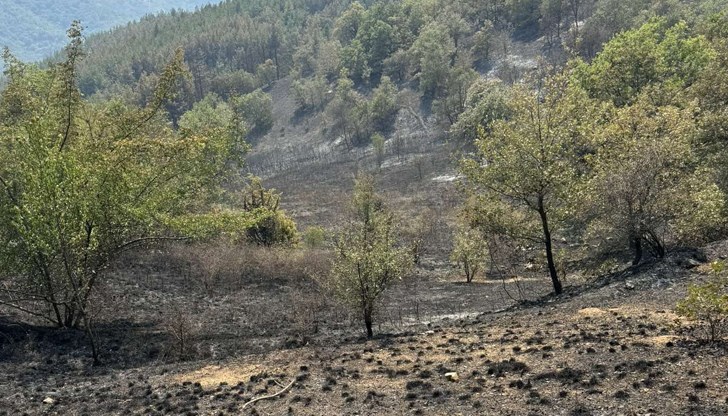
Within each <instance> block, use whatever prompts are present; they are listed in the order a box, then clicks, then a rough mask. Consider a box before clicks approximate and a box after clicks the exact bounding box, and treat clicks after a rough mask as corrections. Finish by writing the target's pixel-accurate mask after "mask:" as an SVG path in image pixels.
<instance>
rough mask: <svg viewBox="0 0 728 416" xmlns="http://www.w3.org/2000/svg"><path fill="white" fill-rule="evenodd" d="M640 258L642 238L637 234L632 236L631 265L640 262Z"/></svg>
mask: <svg viewBox="0 0 728 416" xmlns="http://www.w3.org/2000/svg"><path fill="white" fill-rule="evenodd" d="M641 260H642V238H641V237H639V236H637V237H635V238H634V260H632V265H633V266H636V265H638V264H640V261H641Z"/></svg>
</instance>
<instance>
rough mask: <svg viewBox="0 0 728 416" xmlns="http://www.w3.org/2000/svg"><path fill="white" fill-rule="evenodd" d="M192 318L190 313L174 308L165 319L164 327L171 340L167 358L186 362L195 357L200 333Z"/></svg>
mask: <svg viewBox="0 0 728 416" xmlns="http://www.w3.org/2000/svg"><path fill="white" fill-rule="evenodd" d="M192 316H193V315H192V313H191V312H190V311H188V310H185V309H182V308H181V307H174V308H172V309H171V310H170V311H169V312H168V313H167V314H166V316H165V317H164V320H163V322H162V327H163V329H164V331H165V332H166V333H167V335H169V338H170V343H169V345H167V348H166V351H165V352H166V354H165V355H166V356H168V357H175V358H176V359H178V360H186V359H190V358H192V357H193V356H194V355H195V351H196V347H197V346H196V340H197V338H198V336H199V332H200V331H199V326H198V325H196V323H195V322H194V319H193V317H192Z"/></svg>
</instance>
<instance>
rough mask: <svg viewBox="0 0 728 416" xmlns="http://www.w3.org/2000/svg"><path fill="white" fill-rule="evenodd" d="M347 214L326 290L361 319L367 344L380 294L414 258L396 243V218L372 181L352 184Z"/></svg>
mask: <svg viewBox="0 0 728 416" xmlns="http://www.w3.org/2000/svg"><path fill="white" fill-rule="evenodd" d="M351 209H352V214H351V215H352V218H351V220H350V222H349V224H348V225H347V227H346V228H345V229H344V231H342V233H341V234H340V235H339V236H338V239H337V242H336V246H335V247H334V254H335V257H334V262H333V266H332V269H331V275H330V276H329V277H328V278H325V279H324V284H325V286H326V287H327V288H328V289H329V290H331V291H332V292H333V293H334V295H335V296H336V297H338V298H339V299H340V300H341V301H343V302H344V303H346V304H347V305H349V306H350V307H351V308H352V310H354V311H357V312H358V313H359V314H360V315H361V317H362V319H363V321H364V326H365V327H366V333H367V337H369V338H371V337H372V336H374V330H373V324H374V321H373V319H374V311H375V309H376V307H377V304H378V303H379V302H380V301H381V296H382V294H384V292H385V291H386V290H387V289H389V287H390V286H391V285H392V284H394V282H396V281H397V280H400V279H402V278H403V277H405V276H406V274H407V272H408V271H409V269H410V268H411V267H412V265H413V258H412V254H411V250H410V249H409V248H408V247H406V246H403V242H402V241H398V240H399V238H398V234H397V228H396V224H395V222H394V217H393V216H392V214H390V213H389V212H388V208H387V207H386V206H385V205H384V201H383V200H382V199H381V197H380V196H379V195H377V194H376V192H375V189H374V180H373V179H372V178H371V177H362V178H359V179H358V180H357V181H356V185H355V188H354V197H353V200H352V208H351Z"/></svg>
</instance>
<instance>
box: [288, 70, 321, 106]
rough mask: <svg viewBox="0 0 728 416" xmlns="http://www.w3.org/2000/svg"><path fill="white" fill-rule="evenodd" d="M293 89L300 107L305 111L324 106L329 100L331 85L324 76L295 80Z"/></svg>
mask: <svg viewBox="0 0 728 416" xmlns="http://www.w3.org/2000/svg"><path fill="white" fill-rule="evenodd" d="M291 90H292V92H293V96H294V98H295V100H296V104H298V108H300V109H301V110H304V111H308V110H316V109H320V108H323V107H324V105H326V102H327V101H328V91H329V85H328V84H327V83H326V80H325V79H324V78H323V77H314V78H307V79H303V80H296V81H293V84H291Z"/></svg>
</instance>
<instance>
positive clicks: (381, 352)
mask: <svg viewBox="0 0 728 416" xmlns="http://www.w3.org/2000/svg"><path fill="white" fill-rule="evenodd" d="M706 252H707V256H708V259H709V260H712V259H718V258H720V257H724V256H725V255H726V254H728V247H727V245H726V244H725V242H723V243H720V244H716V245H713V246H711V247H708V248H707V250H706ZM691 259H692V260H691ZM694 261H695V259H694V258H693V257H690V255H685V254H683V255H675V256H673V257H671V258H669V259H668V260H667V261H665V262H662V263H657V264H651V265H645V266H642V267H641V268H637V269H631V270H628V271H626V272H624V273H621V274H619V275H614V276H609V277H607V278H604V279H603V280H601V281H598V282H595V283H590V284H578V285H573V286H572V287H571V288H570V289H569V290H568V292H567V294H566V295H565V296H563V297H560V298H552V297H550V296H549V297H546V298H542V299H541V300H540V301H537V302H535V303H532V304H531V306H520V307H514V308H510V309H506V310H502V311H497V312H491V313H486V314H481V315H477V316H471V317H468V318H463V319H457V318H456V319H445V320H440V321H436V322H431V323H420V324H415V325H412V326H407V327H404V328H401V330H399V331H397V332H396V333H394V334H389V335H381V336H379V337H377V338H375V339H373V340H369V341H365V340H364V339H362V338H358V337H351V336H343V337H342V336H340V337H338V338H335V339H331V338H322V339H318V340H316V338H314V340H313V341H312V342H311V343H310V344H308V345H305V346H299V347H297V348H292V349H278V348H275V349H273V350H272V351H268V352H265V353H260V354H249V353H246V350H244V348H246V347H247V344H240V343H239V342H238V343H237V344H233V345H238V346H239V348H240V349H239V350H238V351H237V352H238V353H239V354H238V358H235V359H225V360H218V359H215V357H214V356H212V357H211V358H206V359H202V360H199V361H195V362H190V363H175V364H170V363H167V364H164V363H163V362H161V361H154V360H152V359H148V361H147V362H146V363H145V364H144V365H141V366H140V365H130V366H126V367H122V368H116V367H113V368H101V369H91V368H86V369H84V368H83V367H82V366H80V365H79V363H78V359H76V358H70V359H65V358H63V357H56V356H54V357H53V358H49V359H43V360H32V359H29V357H25V355H24V353H22V352H17V353H16V354H15V355H13V356H9V357H8V359H7V360H3V361H2V362H0V369H2V370H3V373H4V374H6V375H7V377H6V378H5V379H4V380H2V381H0V391H3V394H0V396H2V397H0V414H2V412H3V411H5V412H6V413H7V414H16V413H18V412H20V411H22V412H26V413H27V414H80V413H86V414H100V413H104V414H142V413H151V414H293V415H322V414H342V415H343V414H347V415H355V414H356V415H375V414H398V415H399V414H427V415H442V414H452V415H482V414H499V415H526V414H528V415H645V414H675V415H687V414H695V415H719V414H726V412H728V404H727V403H728V401H727V399H728V398H727V397H726V391H725V389H724V386H725V382H726V368H728V355H726V350H725V348H720V347H719V348H714V347H711V346H707V345H700V344H696V343H694V342H693V341H691V340H690V338H689V337H688V334H689V331H687V327H684V328H683V329H680V327H677V326H675V322H676V320H677V319H678V318H677V316H676V315H675V314H674V312H673V310H674V305H675V302H676V301H677V300H678V299H680V298H681V297H682V296H684V294H685V291H686V287H687V285H688V284H689V283H691V282H694V281H699V280H702V279H704V278H705V277H706V274H705V273H704V270H708V269H709V267H706V266H700V267H697V268H695V269H689V268H688V267H691V266H692V265H693V264H695V263H694ZM686 265H691V266H687V267H686ZM450 285H451V286H452V285H453V283H450ZM496 286H497V285H496ZM167 287H168V286H167ZM482 288H483V287H482V286H479V285H463V286H461V287H460V289H459V290H462V291H463V292H468V291H470V292H473V293H475V292H477V291H480V290H482ZM494 289H495V287H494ZM135 290H139V288H138V285H137V287H136V289H135ZM490 293H492V292H490ZM145 296H146V297H149V296H150V294H147V295H145ZM481 296H482V292H481ZM232 309H235V308H232ZM481 310H482V311H484V310H487V309H486V308H483V309H481ZM225 316H226V317H227V315H225ZM226 319H227V318H226ZM268 328H272V327H271V326H269V327H268ZM0 329H2V330H3V331H4V332H5V333H6V334H10V336H12V337H16V338H15V342H16V343H18V344H17V345H25V343H27V342H34V343H37V344H38V345H40V346H41V347H44V348H50V347H54V348H56V349H59V348H61V349H62V348H74V346H73V343H74V342H78V341H74V340H73V339H72V338H71V337H69V336H68V335H67V336H66V337H63V338H59V337H57V338H56V339H55V340H54V341H52V338H50V337H46V338H44V337H42V336H38V337H37V338H30V337H29V336H28V335H24V334H23V330H21V329H18V328H13V327H10V326H8V327H3V326H0ZM139 330H140V331H141V330H144V328H141V327H140V328H139ZM25 331H31V332H32V330H31V329H26V330H25ZM158 337H159V334H156V333H153V332H152V333H149V334H148V335H146V336H145V339H146V340H147V341H146V342H149V340H153V339H154V340H156V338H158ZM317 338H318V336H317ZM48 342H54V344H51V345H50V346H49V345H47V343H48ZM127 342H128V340H127ZM75 348H77V347H75ZM115 348H116V347H115ZM140 348H141V351H144V350H146V349H148V348H149V347H148V346H146V345H145V346H143V347H140ZM18 351H20V350H18ZM23 351H25V350H23ZM115 351H116V352H117V353H118V354H119V355H123V354H128V351H126V350H125V349H116V350H115ZM248 351H249V350H248ZM133 356H134V359H135V360H140V359H141V360H143V359H145V357H140V354H139V351H137V353H136V355H133ZM38 373H43V374H53V376H52V377H39V376H38V375H37V374H38ZM89 377H93V381H89V380H90V378H89ZM291 382H292V385H291V388H290V389H286V390H285V391H284V392H283V393H281V394H279V395H278V396H276V397H274V398H272V399H269V400H262V401H258V402H257V403H255V404H254V405H248V406H247V407H245V406H244V404H245V403H246V402H248V401H250V400H251V399H253V398H257V397H261V396H265V395H269V394H275V393H277V392H279V391H281V390H283V387H284V386H287V385H288V384H289V383H291ZM244 407H245V410H243V408H244Z"/></svg>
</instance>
